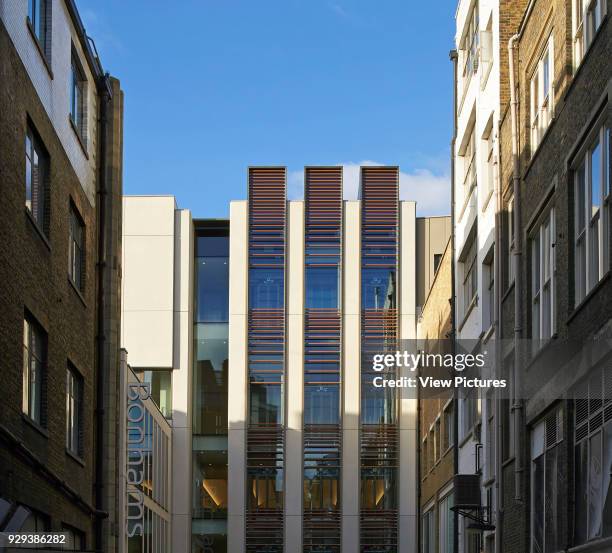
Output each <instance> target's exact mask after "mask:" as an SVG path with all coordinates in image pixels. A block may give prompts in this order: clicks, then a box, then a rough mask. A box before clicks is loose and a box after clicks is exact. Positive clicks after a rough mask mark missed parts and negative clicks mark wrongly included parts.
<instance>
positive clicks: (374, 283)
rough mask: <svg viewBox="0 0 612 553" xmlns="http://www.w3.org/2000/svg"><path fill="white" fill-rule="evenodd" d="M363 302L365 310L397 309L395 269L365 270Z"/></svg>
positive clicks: (362, 292)
mask: <svg viewBox="0 0 612 553" xmlns="http://www.w3.org/2000/svg"><path fill="white" fill-rule="evenodd" d="M361 301H362V307H363V308H364V309H389V308H395V307H396V301H395V269H364V270H363V271H362V275H361Z"/></svg>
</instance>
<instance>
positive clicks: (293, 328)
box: [285, 201, 304, 553]
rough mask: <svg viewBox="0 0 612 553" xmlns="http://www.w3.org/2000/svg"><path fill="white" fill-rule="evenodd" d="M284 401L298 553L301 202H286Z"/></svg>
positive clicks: (288, 494)
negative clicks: (287, 240)
mask: <svg viewBox="0 0 612 553" xmlns="http://www.w3.org/2000/svg"><path fill="white" fill-rule="evenodd" d="M287 234H288V236H289V243H288V252H287V253H288V262H287V271H286V276H285V282H286V285H287V310H286V313H287V346H286V352H287V353H286V359H287V365H286V367H287V369H286V373H285V374H286V386H285V401H286V409H285V413H286V416H287V424H286V441H285V553H301V551H302V506H303V497H302V494H303V488H304V486H303V483H302V482H303V464H304V459H303V449H304V448H303V437H302V415H303V411H304V405H303V403H304V202H302V201H293V202H289V229H288V233H287Z"/></svg>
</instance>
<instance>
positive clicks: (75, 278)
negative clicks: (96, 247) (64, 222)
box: [68, 202, 86, 292]
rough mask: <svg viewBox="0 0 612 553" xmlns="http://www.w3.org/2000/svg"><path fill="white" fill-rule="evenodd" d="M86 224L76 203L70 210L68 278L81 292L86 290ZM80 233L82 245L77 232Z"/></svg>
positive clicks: (72, 204) (71, 204)
mask: <svg viewBox="0 0 612 553" xmlns="http://www.w3.org/2000/svg"><path fill="white" fill-rule="evenodd" d="M85 228H86V227H85V222H84V221H83V218H82V217H81V214H80V213H79V211H78V209H77V208H76V206H75V205H74V203H72V202H70V206H69V208H68V278H69V279H70V281H71V282H72V284H73V285H74V286H75V288H76V289H77V290H78V291H79V292H83V291H84V289H85V242H86V234H85ZM77 229H78V231H79V232H80V244H79V243H78V242H79V241H78V240H77V239H75V230H77Z"/></svg>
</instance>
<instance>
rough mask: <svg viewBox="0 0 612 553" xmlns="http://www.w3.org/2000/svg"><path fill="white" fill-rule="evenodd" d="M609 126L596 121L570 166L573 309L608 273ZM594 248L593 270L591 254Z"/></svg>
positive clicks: (611, 135)
mask: <svg viewBox="0 0 612 553" xmlns="http://www.w3.org/2000/svg"><path fill="white" fill-rule="evenodd" d="M611 127H612V125H610V124H609V123H606V122H605V121H603V120H599V121H598V122H597V123H596V124H595V125H594V129H593V131H592V132H591V133H590V134H589V136H588V138H587V139H586V140H585V142H584V145H583V147H582V148H581V152H580V153H579V155H578V156H577V157H576V158H575V159H574V161H573V163H572V169H573V191H574V202H573V203H574V214H573V215H574V225H573V226H574V229H573V246H572V250H573V262H574V307H579V306H580V304H581V303H582V302H583V301H584V300H585V299H586V298H587V297H588V296H589V294H590V293H591V292H592V290H594V289H595V288H596V287H597V286H598V284H599V283H600V282H601V281H602V279H603V278H604V276H605V275H606V274H607V273H608V272H609V270H610V259H609V247H610V244H609V240H610V237H609V229H610V216H611V214H610V204H611V201H610V196H611V193H610V189H611V187H612V169H611V164H612V131H611ZM597 147H598V148H599V160H598V165H599V171H598V173H599V199H598V203H597V204H593V166H592V165H593V152H594V151H595V149H596V148H597ZM594 205H598V207H597V208H596V210H594V209H593V207H594ZM583 209H584V211H582V210H583ZM581 211H582V213H581ZM595 248H596V249H597V259H596V267H595V264H594V262H595V256H594V254H593V252H594V249H595Z"/></svg>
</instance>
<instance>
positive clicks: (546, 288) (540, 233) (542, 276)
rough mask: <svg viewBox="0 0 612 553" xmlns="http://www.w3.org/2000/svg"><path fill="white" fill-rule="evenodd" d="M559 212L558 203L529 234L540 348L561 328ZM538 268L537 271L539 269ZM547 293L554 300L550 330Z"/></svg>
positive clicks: (534, 334)
mask: <svg viewBox="0 0 612 553" xmlns="http://www.w3.org/2000/svg"><path fill="white" fill-rule="evenodd" d="M555 215H556V211H555V208H554V206H550V207H548V208H547V209H546V210H545V211H544V213H543V214H542V215H541V216H540V218H539V220H538V222H537V224H536V226H535V228H534V229H533V231H532V232H531V234H530V237H529V255H530V261H531V279H530V280H531V297H530V299H531V338H532V341H533V344H534V348H535V349H536V350H537V349H539V348H540V347H542V345H544V344H545V343H546V342H547V341H548V340H549V339H550V338H552V337H553V336H554V335H555V333H556V330H557V325H556V280H557V277H556V265H557V263H556V251H555V247H556V226H555V222H556V221H555ZM536 267H537V271H536V270H535V268H536ZM545 269H546V270H545ZM546 294H548V295H549V302H550V308H549V309H550V310H549V312H548V317H549V319H548V330H547V332H545V323H546V321H547V319H546V315H547V314H546V310H544V303H545V302H544V299H545V295H546ZM536 318H537V326H536ZM536 329H537V331H536Z"/></svg>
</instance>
